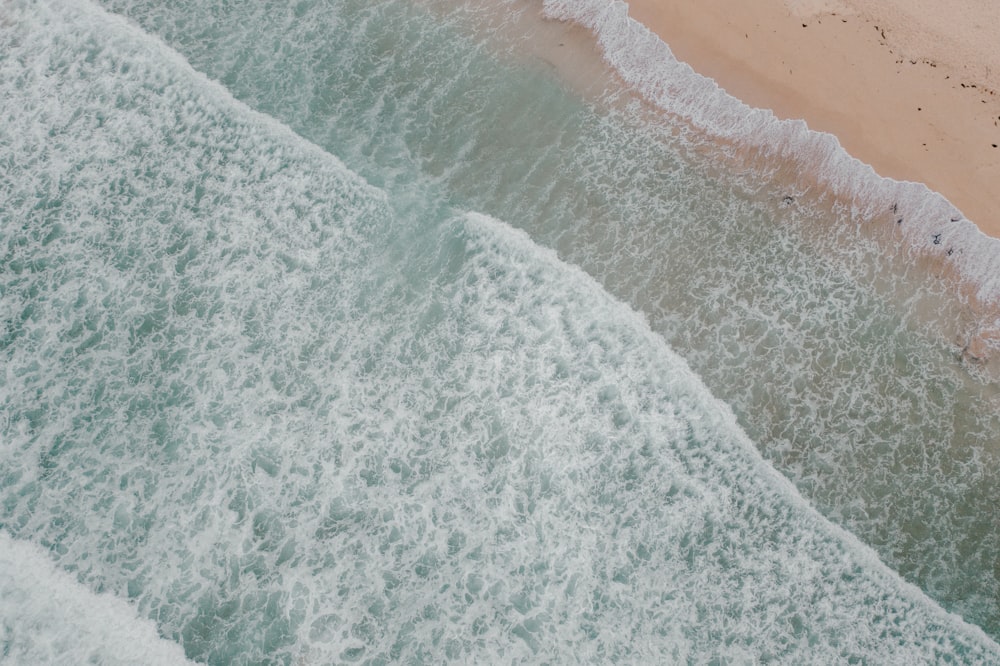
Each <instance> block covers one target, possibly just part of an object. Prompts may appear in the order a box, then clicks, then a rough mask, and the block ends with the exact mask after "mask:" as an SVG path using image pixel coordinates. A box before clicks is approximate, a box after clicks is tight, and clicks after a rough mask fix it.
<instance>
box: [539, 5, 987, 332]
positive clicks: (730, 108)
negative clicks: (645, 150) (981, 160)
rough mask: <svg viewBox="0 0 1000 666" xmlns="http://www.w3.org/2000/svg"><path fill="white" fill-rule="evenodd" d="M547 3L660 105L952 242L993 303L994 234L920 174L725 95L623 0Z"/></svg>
mask: <svg viewBox="0 0 1000 666" xmlns="http://www.w3.org/2000/svg"><path fill="white" fill-rule="evenodd" d="M544 11H545V13H546V15H547V16H549V17H550V18H554V19H559V20H566V21H573V22H576V23H579V24H580V25H583V26H584V27H586V28H587V29H589V30H591V31H593V32H594V34H595V35H596V37H597V40H598V43H599V44H600V47H601V49H602V50H603V52H604V55H605V58H606V59H607V61H608V62H609V64H610V65H611V66H612V67H614V68H615V69H616V70H617V71H618V73H619V74H620V75H621V76H622V78H623V79H624V80H625V81H627V82H628V83H629V84H631V85H633V86H635V88H636V89H637V90H638V91H639V92H640V94H642V95H643V96H645V97H646V98H647V99H649V100H650V101H651V102H653V103H654V104H656V105H657V106H659V107H660V108H662V109H664V110H666V111H668V112H670V113H673V114H676V115H678V116H680V117H682V118H685V119H687V120H688V121H690V122H692V123H694V124H695V125H696V126H698V127H699V128H701V129H703V130H704V131H706V132H707V133H708V134H709V135H711V136H714V137H719V138H723V139H727V140H731V141H733V142H736V143H738V144H740V145H744V146H749V147H752V148H755V149H758V150H760V151H761V153H762V154H765V155H766V154H770V155H774V156H776V157H779V158H789V159H794V160H795V161H796V163H798V164H801V165H802V167H803V168H805V169H808V170H809V171H810V172H811V173H815V174H817V176H818V177H819V178H820V180H821V182H822V183H823V184H824V185H825V186H826V187H829V188H830V190H831V191H832V192H834V193H835V194H837V195H838V196H841V197H844V198H845V199H847V200H851V201H853V202H854V205H855V206H856V209H855V216H857V217H862V218H864V217H872V216H875V215H882V214H884V212H885V211H886V210H889V209H890V208H892V207H893V206H895V207H896V210H897V211H898V216H899V217H900V218H905V220H906V224H904V225H901V226H900V230H901V232H902V233H903V234H904V236H905V238H906V240H907V242H908V244H909V246H910V247H911V248H913V249H914V250H915V251H917V252H919V253H925V254H928V255H940V254H942V253H943V252H944V251H945V250H946V249H947V248H952V249H953V250H954V251H955V252H954V254H953V255H951V256H953V257H954V258H953V259H950V260H949V261H950V262H951V263H952V265H953V266H954V267H955V269H956V270H957V271H959V273H960V274H961V275H963V276H964V277H965V278H966V279H967V280H968V281H970V282H971V283H972V284H974V285H976V295H977V297H978V299H979V300H980V301H982V302H983V303H988V304H993V305H996V304H997V302H998V301H1000V239H995V238H991V237H988V236H986V235H985V234H983V233H982V232H981V231H980V230H979V228H978V227H976V226H975V224H974V223H973V222H971V221H969V220H967V219H964V218H961V214H960V212H959V211H958V210H957V209H956V208H955V207H954V206H953V205H952V204H951V203H950V202H949V201H947V199H945V198H944V197H943V196H941V195H940V194H938V193H936V192H933V191H931V190H930V189H928V188H927V187H926V186H925V185H923V184H920V183H912V182H901V181H896V180H893V179H891V178H883V177H881V176H879V175H877V174H876V173H875V171H874V170H873V169H872V167H871V166H869V165H867V164H865V163H863V162H861V161H859V160H857V159H855V158H853V157H851V156H850V155H849V154H848V153H847V151H845V150H844V148H843V147H842V146H841V145H840V142H839V141H838V140H837V138H836V137H834V136H833V135H831V134H827V133H823V132H815V131H812V130H810V129H809V128H808V126H807V125H806V123H805V122H803V121H800V120H779V119H778V118H776V117H775V116H774V114H773V113H772V112H771V111H770V110H767V109H756V108H751V107H749V106H747V105H746V104H744V103H742V102H741V101H739V100H738V99H736V98H734V97H732V96H730V95H729V94H727V93H726V92H725V91H724V90H723V89H722V88H720V87H719V86H718V85H717V84H716V83H715V81H713V80H711V79H708V78H706V77H704V76H701V75H699V74H697V73H696V72H695V71H694V70H692V69H691V67H690V66H688V65H687V64H686V63H683V62H680V61H678V60H677V59H676V58H675V57H674V55H673V53H672V52H671V50H670V47H669V46H668V45H667V44H665V43H664V42H663V41H662V40H661V39H660V38H659V37H658V36H657V35H655V34H653V33H652V32H651V31H650V30H649V29H648V28H646V27H645V26H644V25H642V24H640V23H639V22H637V21H635V20H633V19H632V18H631V17H629V16H628V5H627V4H626V3H625V2H623V1H622V0H544ZM954 218H961V219H958V221H955V222H953V221H952V220H953V219H954ZM936 240H937V241H938V242H935V241H936ZM996 326H998V327H1000V320H998V321H997V322H996Z"/></svg>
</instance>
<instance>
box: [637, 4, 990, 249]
mask: <svg viewBox="0 0 1000 666" xmlns="http://www.w3.org/2000/svg"><path fill="white" fill-rule="evenodd" d="M849 2H854V3H856V4H858V5H860V4H861V3H857V0H764V1H761V2H755V3H753V6H746V5H744V4H743V3H732V2H729V1H728V0H697V1H696V0H676V1H672V2H669V3H668V2H665V0H630V2H629V15H630V16H631V17H632V18H634V19H635V20H637V21H639V22H640V23H642V24H643V25H645V26H646V27H647V28H648V29H649V30H651V31H652V32H654V33H655V34H656V35H657V36H659V37H660V38H661V39H662V40H663V41H664V42H666V43H667V44H668V45H669V46H670V49H671V51H673V53H674V54H675V56H676V57H677V59H678V60H681V61H683V62H686V63H688V64H690V65H691V66H692V67H693V68H694V69H695V70H696V71H697V72H698V73H700V74H703V75H705V76H708V77H710V78H712V79H713V80H714V81H715V82H717V83H718V85H719V86H720V87H721V88H723V89H724V90H725V91H726V92H728V93H729V94H731V95H733V96H734V97H736V98H738V99H740V100H742V101H743V102H745V103H746V104H748V105H750V106H752V107H757V108H763V109H769V110H771V111H772V112H773V113H774V114H775V116H777V117H778V118H779V119H802V120H805V121H806V122H807V124H808V125H809V128H810V129H812V130H817V131H821V132H826V133H829V134H832V135H834V136H836V137H837V139H838V140H839V141H840V143H841V145H842V146H843V147H844V149H845V150H846V151H847V152H848V153H849V154H850V155H851V156H853V157H855V158H857V159H859V160H861V161H862V162H865V163H867V164H869V165H871V166H872V167H873V168H874V169H875V171H876V172H877V173H878V174H879V175H880V176H884V177H889V178H892V179H894V180H897V181H910V182H916V183H923V184H925V185H926V186H927V187H929V188H930V189H931V190H934V191H936V192H938V193H940V194H941V195H943V196H944V197H945V198H947V199H948V200H949V201H950V202H951V203H952V204H954V205H955V206H956V207H957V208H958V209H959V210H961V211H962V213H963V214H964V215H965V217H966V218H967V219H969V220H970V221H972V222H973V223H975V224H976V225H977V226H978V228H979V229H980V230H981V231H982V232H983V233H985V234H987V235H989V236H993V237H995V238H1000V187H997V185H996V184H997V183H1000V92H998V90H1000V43H994V42H995V34H994V33H992V32H991V31H990V30H989V29H988V28H987V29H977V28H980V27H981V26H997V25H1000V4H997V5H993V4H991V3H990V0H961V6H959V7H950V8H947V9H940V8H938V7H937V5H934V4H932V3H928V2H925V1H922V0H917V1H916V2H913V3H903V2H901V1H900V0H876V1H875V2H873V3H867V4H866V5H865V7H864V8H863V9H862V8H861V7H855V6H851V4H849ZM933 26H944V28H934V27H933ZM945 28H951V29H953V30H956V31H958V33H959V34H958V35H957V36H956V35H955V34H949V33H947V32H946V31H945ZM958 43H961V45H962V46H961V48H958V47H956V46H955V45H956V44H958ZM995 145H996V147H994V146H995Z"/></svg>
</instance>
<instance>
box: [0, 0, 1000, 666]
mask: <svg viewBox="0 0 1000 666" xmlns="http://www.w3.org/2000/svg"><path fill="white" fill-rule="evenodd" d="M501 9H504V10H506V11H509V12H510V13H511V15H512V16H511V17H509V20H507V19H500V20H499V23H500V24H501V25H503V26H507V27H508V28H509V27H510V26H512V25H513V26H516V27H517V30H513V29H505V30H499V31H494V30H487V29H484V26H494V27H495V26H496V24H497V22H498V18H497V17H498V16H502V14H498V13H497V11H496V10H497V8H496V6H492V7H485V6H483V7H476V6H472V7H461V8H449V7H443V6H439V7H433V8H426V7H422V6H419V5H414V4H410V3H406V2H399V1H398V0H397V1H394V2H383V3H360V2H349V1H348V2H311V3H310V2H301V3H298V4H295V5H291V6H288V7H284V6H277V5H274V4H272V3H246V4H245V5H243V6H230V5H229V4H228V3H218V4H214V3H207V2H188V3H184V2H174V3H162V5H161V4H160V3H152V2H150V3H145V2H120V3H119V2H107V3H104V9H102V8H100V7H98V6H97V5H96V4H93V3H89V2H83V3H64V2H58V1H52V2H39V3H28V2H17V3H13V4H12V5H11V6H10V7H9V8H7V9H5V10H4V11H3V14H0V47H2V48H0V53H2V54H3V55H2V56H0V57H2V59H0V87H2V88H3V94H4V99H5V100H6V101H5V102H4V105H3V107H2V109H3V114H4V117H3V122H2V123H0V143H2V146H3V155H4V157H3V159H4V169H3V170H2V171H0V197H2V201H3V207H2V211H3V224H2V227H0V234H2V235H0V251H2V253H3V254H2V258H0V267H2V271H0V295H2V298H0V307H2V308H3V309H2V312H3V316H2V321H3V323H4V328H3V329H0V349H2V353H3V359H4V374H3V375H2V376H3V383H2V384H0V401H2V405H3V410H2V411H3V422H2V423H0V427H2V430H0V437H2V441H3V447H2V449H0V455H2V462H0V501H2V509H0V510H2V513H0V526H2V531H3V532H4V533H5V535H4V536H2V537H0V556H2V558H3V562H4V567H3V571H0V585H2V587H0V589H3V590H4V591H5V592H4V594H3V595H2V598H3V599H4V601H3V610H2V612H0V617H3V622H2V624H0V626H2V629H0V631H2V633H0V645H2V646H3V652H2V654H4V655H5V656H6V657H7V658H8V659H10V660H12V661H14V662H17V661H28V662H30V661H44V660H58V659H60V658H63V659H66V660H69V661H80V662H82V661H86V660H87V659H91V658H92V659H94V660H96V661H98V662H102V663H103V662H109V663H110V662H113V661H115V660H116V659H118V660H121V661H123V662H127V661H128V656H127V655H124V653H123V652H121V651H113V650H111V649H109V648H108V646H109V645H126V646H127V645H143V646H148V648H149V655H148V660H149V661H153V660H154V659H160V660H161V661H169V660H170V659H176V658H179V657H180V651H182V652H183V653H184V655H186V657H187V658H189V659H191V660H194V661H198V662H206V663H288V664H298V663H331V662H345V661H354V662H367V663H385V662H388V661H396V660H400V661H406V662H417V663H438V662H441V661H446V660H452V661H457V662H463V663H464V662H470V661H474V662H482V661H488V662H497V661H505V662H506V661H514V662H517V661H526V662H539V661H595V662H606V661H628V662H633V661H646V662H648V661H659V662H663V661H673V662H676V661H694V662H711V661H713V660H714V661H715V662H717V663H723V662H745V661H750V660H754V659H759V660H765V659H773V660H780V661H786V662H792V663H795V662H798V663H802V662H806V661H810V662H812V661H847V660H850V659H852V658H853V659H856V660H860V661H866V662H896V663H905V662H915V661H924V662H926V661H934V660H941V661H945V660H953V661H960V662H969V663H979V662H990V663H991V662H997V661H1000V648H998V646H997V644H996V643H995V642H994V641H993V639H991V638H989V637H988V635H987V634H989V635H992V636H994V637H995V636H996V635H998V633H1000V629H998V627H1000V621H998V618H1000V610H998V590H1000V583H998V580H1000V567H998V563H997V562H998V561H997V555H996V553H997V552H1000V548H998V546H1000V544H998V540H1000V529H998V527H1000V526H998V524H997V515H996V513H995V511H994V510H993V509H994V507H995V503H996V499H997V498H998V497H1000V488H998V482H997V481H996V480H995V475H993V474H992V473H991V471H992V470H993V469H995V465H996V463H997V460H996V457H997V455H998V454H1000V451H998V446H997V445H998V434H1000V417H998V414H1000V398H998V389H997V385H996V384H995V383H994V382H992V381H991V380H990V379H989V377H988V376H987V375H985V374H984V373H981V372H977V368H975V367H970V366H969V364H967V363H963V362H962V361H961V360H960V359H959V358H958V351H959V350H957V349H956V346H955V344H954V343H953V341H952V340H951V339H949V337H948V336H947V335H946V334H942V333H941V330H942V329H943V328H946V327H944V326H943V325H941V323H942V321H944V322H949V321H950V320H961V319H962V318H963V317H965V316H967V315H966V314H965V308H964V306H963V304H962V303H961V302H960V301H958V300H957V299H949V298H948V295H949V294H948V292H947V290H946V288H945V286H942V285H941V284H940V283H938V282H936V281H934V280H932V279H930V278H926V277H924V276H923V275H922V274H919V273H918V272H917V271H915V270H913V269H912V268H909V267H908V265H907V262H906V261H905V259H906V257H905V256H896V255H893V253H892V252H886V250H885V247H884V246H883V245H881V244H880V243H879V241H878V238H877V237H876V236H877V235H874V234H866V233H863V232H862V231H859V227H861V226H863V225H864V224H869V223H872V224H875V223H881V222H885V220H881V218H880V217H878V215H875V214H872V216H871V218H870V219H869V218H864V219H861V218H862V216H863V215H866V214H868V208H866V204H865V202H864V201H862V202H861V203H859V204H857V205H856V206H854V207H843V206H838V205H836V204H831V203H829V202H828V201H826V200H825V199H824V198H823V197H822V196H814V195H812V194H810V193H809V192H805V191H799V190H794V186H790V185H789V184H788V183H782V182H781V181H780V179H776V178H775V176H774V173H775V171H776V168H775V167H774V166H773V165H771V164H769V163H762V164H761V165H760V166H759V168H758V169H756V170H753V171H752V172H739V173H734V172H729V171H726V169H725V167H724V160H722V159H721V158H720V157H719V156H718V155H717V154H716V153H715V152H713V150H712V149H711V146H710V145H707V144H706V142H705V140H704V138H703V137H702V136H701V135H700V134H699V133H698V131H697V129H696V128H695V129H692V128H691V127H689V126H688V124H685V123H684V122H679V121H676V120H670V119H669V117H666V118H664V117H655V118H654V117H651V116H650V114H649V111H648V107H646V106H645V105H644V104H643V103H642V102H640V100H639V98H638V96H636V95H635V94H633V93H631V92H630V91H628V90H626V89H624V88H621V87H618V84H616V83H614V79H613V77H610V76H609V77H608V78H607V80H606V81H604V83H603V84H602V85H604V86H606V88H605V89H604V90H603V91H602V92H599V93H598V94H596V95H594V94H592V95H589V96H584V95H581V94H580V93H578V92H575V91H574V90H573V89H572V88H571V87H570V86H569V84H567V83H566V82H565V80H564V79H562V78H560V76H559V73H558V72H557V71H554V70H553V68H552V66H551V65H550V64H549V63H548V62H547V61H546V59H545V57H543V56H535V55H532V54H531V52H530V50H529V51H526V50H525V48H524V46H525V44H531V43H536V42H537V41H538V40H542V39H548V38H549V37H551V36H552V34H553V33H552V32H551V26H548V27H546V26H544V25H538V26H537V32H533V30H536V28H532V27H531V26H532V25H533V24H532V22H531V19H532V16H533V14H532V12H533V11H535V10H536V9H537V8H533V7H531V6H521V5H515V4H510V5H504V6H502V7H501ZM106 10H111V11H112V12H116V13H118V14H121V15H124V16H126V17H127V18H128V21H126V20H125V19H123V18H121V17H120V16H118V15H116V14H115V13H107V11H106ZM518 13H520V14H521V16H520V18H519V19H518V21H517V22H516V23H515V22H514V17H513V14H518ZM524 26H527V27H524ZM525 30H527V32H524V31H525ZM161 40H162V41H161ZM567 46H571V45H567ZM790 187H792V188H793V190H791V191H790V190H789V188H790ZM787 196H791V197H792V201H791V202H787V200H786V199H785V197H787ZM875 199H877V197H874V196H872V197H870V198H869V200H868V201H871V200H875ZM904 203H905V205H914V204H912V202H910V201H906V202H904ZM873 205H874V204H873ZM928 205H929V204H928ZM883 217H889V216H888V215H887V214H886V215H883ZM887 223H888V224H889V225H891V224H893V221H892V220H888V222H887ZM948 240H949V241H950V239H948ZM956 242H957V241H956ZM929 304H930V305H933V306H935V307H936V308H940V311H939V312H932V313H931V314H930V315H928V314H927V311H928V305H929ZM761 454H763V457H762V455H761ZM772 465H773V466H772ZM5 572H8V573H7V575H4V573H5ZM9 572H13V573H9ZM53 590H58V591H60V592H59V593H60V594H63V595H65V599H66V600H67V601H66V602H65V603H62V604H58V605H53V604H52V603H50V602H49V601H47V600H48V599H50V598H51V597H52V595H53ZM29 602H30V603H29ZM78 608H80V609H88V608H89V609H92V611H91V612H87V611H77V612H73V611H74V610H75V609H78ZM947 611H952V612H954V613H958V614H959V615H961V617H962V618H964V620H963V619H960V618H959V617H958V616H956V615H952V614H949V613H948V612H947ZM81 612H83V613H87V614H86V615H84V616H81V614H80V613H81ZM91 615H92V616H91ZM970 623H971V624H970ZM109 625H110V626H111V627H113V629H109ZM975 625H978V627H977V626H975ZM39 627H44V631H41V630H38V628H39ZM980 627H981V628H982V629H985V631H986V633H985V634H984V633H983V631H981V630H980ZM154 631H155V632H156V633H158V635H159V637H160V640H159V641H156V640H154V639H153V637H152V636H153V632H154ZM36 635H37V636H44V637H46V639H45V640H42V639H35V638H33V636H36ZM48 637H51V638H48ZM178 645H179V647H180V648H182V650H178Z"/></svg>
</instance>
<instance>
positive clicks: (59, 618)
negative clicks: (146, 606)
mask: <svg viewBox="0 0 1000 666" xmlns="http://www.w3.org/2000/svg"><path fill="white" fill-rule="evenodd" d="M0 663H4V664H38V665H39V666H41V665H42V664H107V665H109V666H110V665H112V664H123V665H124V664H149V665H150V666H152V665H154V664H187V663H191V662H189V661H187V659H185V657H184V651H183V650H182V649H181V647H180V645H178V644H176V643H173V642H170V641H167V640H164V639H163V638H161V637H160V636H159V635H158V634H157V633H156V626H155V625H154V624H153V623H152V622H151V621H149V620H145V619H140V618H138V617H136V614H135V610H134V609H133V608H131V607H130V606H129V605H128V604H127V603H125V602H124V601H121V600H120V599H117V598H115V597H113V596H111V595H109V594H94V593H93V592H91V591H90V590H88V589H87V588H85V587H84V586H82V585H80V584H79V583H78V582H76V580H74V579H73V576H71V575H69V574H67V573H65V572H63V571H61V570H59V569H58V568H57V567H56V566H54V565H53V564H52V562H51V561H50V560H49V558H48V556H47V555H46V553H45V551H43V550H42V549H41V548H39V547H38V546H35V545H34V544H31V543H26V542H24V541H18V540H15V539H12V538H11V537H10V536H9V535H8V534H6V533H5V532H3V531H0Z"/></svg>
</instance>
